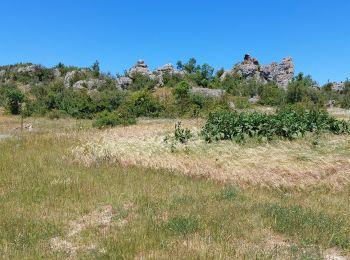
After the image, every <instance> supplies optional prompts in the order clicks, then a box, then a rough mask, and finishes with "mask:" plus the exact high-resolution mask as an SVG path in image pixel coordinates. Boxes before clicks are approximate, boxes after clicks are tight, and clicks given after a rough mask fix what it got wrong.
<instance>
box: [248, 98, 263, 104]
mask: <svg viewBox="0 0 350 260" xmlns="http://www.w3.org/2000/svg"><path fill="white" fill-rule="evenodd" d="M259 100H260V97H259V96H254V97H251V98H250V99H248V102H249V103H250V104H256V103H258V102H259Z"/></svg>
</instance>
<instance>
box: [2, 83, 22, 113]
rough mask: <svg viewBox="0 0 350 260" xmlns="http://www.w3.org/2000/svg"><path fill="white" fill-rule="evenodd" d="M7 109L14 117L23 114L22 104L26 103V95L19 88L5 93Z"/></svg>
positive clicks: (10, 89)
mask: <svg viewBox="0 0 350 260" xmlns="http://www.w3.org/2000/svg"><path fill="white" fill-rule="evenodd" d="M5 96H6V108H7V109H8V111H9V112H10V113H11V114H13V115H18V114H19V113H20V112H21V103H22V102H23V101H24V98H25V96H24V94H23V93H22V92H21V91H20V90H19V89H17V88H9V89H7V90H6V92H5Z"/></svg>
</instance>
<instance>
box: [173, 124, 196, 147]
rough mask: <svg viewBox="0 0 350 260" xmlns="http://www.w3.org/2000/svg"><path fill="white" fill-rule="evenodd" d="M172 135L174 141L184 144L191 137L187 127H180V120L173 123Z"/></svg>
mask: <svg viewBox="0 0 350 260" xmlns="http://www.w3.org/2000/svg"><path fill="white" fill-rule="evenodd" d="M174 137H175V140H176V141H179V142H180V143H182V144H184V143H187V142H188V140H190V139H191V138H192V137H193V134H192V133H191V130H190V129H188V128H182V127H181V122H178V123H176V124H175V131H174Z"/></svg>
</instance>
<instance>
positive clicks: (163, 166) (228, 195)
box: [0, 110, 350, 259]
mask: <svg viewBox="0 0 350 260" xmlns="http://www.w3.org/2000/svg"><path fill="white" fill-rule="evenodd" d="M330 112H331V113H333V114H335V115H336V116H337V117H339V118H342V119H348V118H349V117H348V112H347V111H345V110H337V111H335V110H334V111H330ZM24 121H25V122H24V124H31V125H32V126H33V129H32V131H31V132H29V131H27V130H24V131H23V132H21V131H20V129H15V128H18V127H19V122H20V119H19V118H18V117H15V116H1V117H0V136H1V138H0V150H1V152H0V204H1V207H0V255H1V256H2V257H3V258H4V259H38V258H45V259H47V258H58V259H66V258H70V259H76V258H78V259H80V258H83V259H85V258H88V259H91V258H101V259H105V258H107V259H193V258H195V259H207V258H215V259H216V258H218V259H233V258H238V259H348V258H349V257H350V136H349V135H331V134H321V135H319V136H317V137H316V136H314V135H307V136H305V137H304V138H300V139H297V140H293V141H287V140H274V141H271V142H258V141H256V140H251V141H248V142H246V143H244V144H237V143H234V142H232V141H220V142H213V143H209V144H208V143H206V142H205V141H204V140H203V139H202V138H201V137H200V136H199V135H198V133H199V131H200V128H201V127H202V126H203V124H204V121H203V120H201V119H198V120H195V119H194V120H181V121H182V125H183V126H184V127H187V128H189V129H190V130H191V131H192V133H193V137H191V139H190V140H189V141H188V142H187V143H185V144H181V143H176V142H174V141H173V132H174V125H175V123H176V122H177V121H176V120H174V119H172V120H170V119H140V120H138V122H137V124H136V125H132V126H118V127H115V128H111V129H105V130H98V129H94V128H91V124H92V123H91V121H89V120H75V119H59V120H49V119H44V118H26V119H25V120H24ZM337 257H338V258H337Z"/></svg>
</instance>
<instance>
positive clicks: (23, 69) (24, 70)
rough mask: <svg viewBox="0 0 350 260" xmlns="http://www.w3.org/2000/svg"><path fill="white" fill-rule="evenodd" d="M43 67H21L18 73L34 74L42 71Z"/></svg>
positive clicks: (35, 65)
mask: <svg viewBox="0 0 350 260" xmlns="http://www.w3.org/2000/svg"><path fill="white" fill-rule="evenodd" d="M42 68H43V66H41V65H38V64H33V65H28V66H26V67H20V68H18V69H17V72H18V73H33V72H35V71H38V70H41V69H42Z"/></svg>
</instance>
